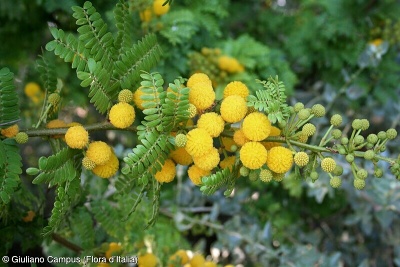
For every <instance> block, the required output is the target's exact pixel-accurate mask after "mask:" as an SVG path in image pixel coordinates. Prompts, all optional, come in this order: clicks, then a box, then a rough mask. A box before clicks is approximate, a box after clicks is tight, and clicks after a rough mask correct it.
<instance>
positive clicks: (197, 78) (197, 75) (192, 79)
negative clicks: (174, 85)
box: [186, 72, 212, 88]
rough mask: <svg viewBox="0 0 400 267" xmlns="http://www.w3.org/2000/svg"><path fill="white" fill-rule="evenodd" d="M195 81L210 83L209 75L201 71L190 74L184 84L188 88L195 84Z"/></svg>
mask: <svg viewBox="0 0 400 267" xmlns="http://www.w3.org/2000/svg"><path fill="white" fill-rule="evenodd" d="M197 83H206V84H209V85H212V82H211V80H210V77H208V75H207V74H205V73H201V72H198V73H195V74H193V75H192V76H190V77H189V79H188V81H187V83H186V86H187V87H189V88H192V87H193V85H195V84H197Z"/></svg>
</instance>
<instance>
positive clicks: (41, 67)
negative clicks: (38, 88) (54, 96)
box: [36, 52, 57, 94]
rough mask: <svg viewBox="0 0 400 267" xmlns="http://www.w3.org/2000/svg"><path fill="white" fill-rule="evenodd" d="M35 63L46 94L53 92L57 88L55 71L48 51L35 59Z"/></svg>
mask: <svg viewBox="0 0 400 267" xmlns="http://www.w3.org/2000/svg"><path fill="white" fill-rule="evenodd" d="M53 57H54V55H53ZM36 64H37V70H38V71H39V73H40V78H41V79H42V82H43V87H44V89H45V91H46V92H47V94H50V93H53V92H54V91H55V90H56V88H57V73H56V66H55V64H54V60H53V58H52V57H50V55H49V53H48V52H47V53H43V55H42V56H40V59H38V60H37V61H36Z"/></svg>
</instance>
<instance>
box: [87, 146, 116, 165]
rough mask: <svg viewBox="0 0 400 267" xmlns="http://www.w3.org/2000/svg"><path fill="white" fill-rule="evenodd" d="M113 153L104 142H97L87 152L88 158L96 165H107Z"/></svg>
mask: <svg viewBox="0 0 400 267" xmlns="http://www.w3.org/2000/svg"><path fill="white" fill-rule="evenodd" d="M112 154H113V151H112V149H111V147H110V146H109V145H107V144H106V143H104V142H103V141H95V142H91V143H90V144H89V147H88V149H87V150H86V157H88V158H89V159H90V160H91V161H93V162H94V163H95V164H96V165H103V164H106V162H107V161H109V159H110V158H111V155H112Z"/></svg>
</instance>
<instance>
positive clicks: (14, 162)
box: [0, 139, 22, 206]
mask: <svg viewBox="0 0 400 267" xmlns="http://www.w3.org/2000/svg"><path fill="white" fill-rule="evenodd" d="M21 160H22V159H21V156H20V154H19V149H18V147H17V145H16V142H15V140H14V139H5V140H3V141H1V142H0V206H2V205H4V204H8V203H9V202H10V200H11V196H12V195H13V193H14V192H15V191H16V190H17V188H18V186H19V184H20V182H21V181H20V178H19V175H20V174H21V173H22V169H21V167H22V163H21Z"/></svg>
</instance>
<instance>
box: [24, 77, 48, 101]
mask: <svg viewBox="0 0 400 267" xmlns="http://www.w3.org/2000/svg"><path fill="white" fill-rule="evenodd" d="M24 92H25V95H26V96H27V97H29V98H30V99H31V100H32V101H33V102H34V103H35V104H37V103H39V102H40V101H41V100H42V99H43V98H44V93H43V91H42V90H41V89H40V86H39V84H37V83H35V82H29V83H27V84H26V85H25V88H24Z"/></svg>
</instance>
